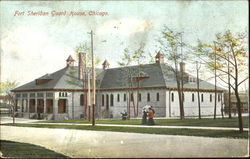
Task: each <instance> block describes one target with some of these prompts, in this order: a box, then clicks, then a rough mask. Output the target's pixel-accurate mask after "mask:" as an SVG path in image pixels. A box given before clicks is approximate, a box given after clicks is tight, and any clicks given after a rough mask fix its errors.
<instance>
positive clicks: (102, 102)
mask: <svg viewBox="0 0 250 159" xmlns="http://www.w3.org/2000/svg"><path fill="white" fill-rule="evenodd" d="M102 106H104V94H102Z"/></svg>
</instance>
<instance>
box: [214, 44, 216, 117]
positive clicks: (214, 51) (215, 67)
mask: <svg viewBox="0 0 250 159" xmlns="http://www.w3.org/2000/svg"><path fill="white" fill-rule="evenodd" d="M214 46H215V47H214V48H215V51H214V91H215V92H214V119H216V105H217V72H216V69H217V68H216V64H217V61H216V60H217V59H216V45H215V43H214Z"/></svg>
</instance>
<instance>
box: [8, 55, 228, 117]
mask: <svg viewBox="0 0 250 159" xmlns="http://www.w3.org/2000/svg"><path fill="white" fill-rule="evenodd" d="M85 57H86V56H85V55H84V54H82V53H80V56H79V59H80V62H79V63H78V64H79V65H78V66H74V62H75V61H74V59H73V58H72V57H71V56H69V58H68V59H67V60H66V62H67V65H66V67H65V68H63V69H61V70H59V71H57V72H54V73H52V74H46V75H44V76H42V77H40V78H38V79H35V80H33V81H31V82H29V83H27V84H24V85H22V86H20V87H18V88H16V89H14V90H12V91H13V92H14V93H15V97H16V103H17V107H16V108H17V109H16V111H18V114H19V116H21V117H25V118H44V119H56V120H59V119H79V118H88V117H90V115H88V114H89V112H90V111H91V107H90V106H91V103H90V102H91V98H90V97H91V89H90V91H88V84H87V81H91V79H88V78H87V77H91V69H90V68H87V67H86V65H85V62H84V60H85V59H86V58H85ZM180 66H181V67H182V68H181V69H183V71H184V75H185V80H184V85H183V93H184V94H183V96H184V112H185V116H189V117H197V116H198V95H197V82H196V78H195V77H193V76H191V75H189V74H188V73H186V72H185V64H184V63H183V64H181V65H180ZM96 73H97V76H96V86H97V89H96V108H95V109H96V114H95V115H96V117H97V118H120V117H121V113H122V112H127V113H128V114H129V115H130V117H140V116H141V114H142V107H143V106H145V105H152V106H153V108H154V109H155V111H156V114H155V116H156V117H178V116H179V114H180V110H179V101H178V92H177V86H176V79H175V75H174V72H173V68H172V67H171V66H168V65H167V64H165V63H164V58H163V56H162V55H161V54H160V53H158V54H157V55H156V56H155V63H153V64H145V65H140V66H128V67H119V68H109V63H108V61H107V60H105V61H104V63H103V68H102V69H96ZM199 82H200V89H199V92H200V103H201V115H202V116H212V115H213V114H214V106H215V91H214V85H212V84H210V83H208V82H206V81H203V80H199ZM223 91H224V90H223V89H222V88H219V87H218V88H217V99H216V100H217V101H216V114H217V115H221V110H222V106H223V103H224V95H223ZM129 110H130V111H129Z"/></svg>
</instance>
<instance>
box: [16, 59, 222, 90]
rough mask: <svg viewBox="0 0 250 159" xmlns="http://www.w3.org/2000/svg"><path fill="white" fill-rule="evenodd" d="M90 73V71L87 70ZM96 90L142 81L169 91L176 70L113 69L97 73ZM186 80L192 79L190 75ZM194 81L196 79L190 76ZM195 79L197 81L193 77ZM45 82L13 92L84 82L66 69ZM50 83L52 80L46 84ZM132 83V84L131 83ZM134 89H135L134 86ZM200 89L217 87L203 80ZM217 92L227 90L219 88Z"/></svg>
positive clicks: (192, 85)
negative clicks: (167, 88)
mask: <svg viewBox="0 0 250 159" xmlns="http://www.w3.org/2000/svg"><path fill="white" fill-rule="evenodd" d="M87 69H88V70H89V71H90V72H91V68H87ZM96 74H97V77H96V81H97V84H96V87H97V88H99V89H104V90H105V89H123V88H137V87H138V82H137V81H136V79H140V82H139V85H140V86H139V87H140V88H142V87H144V88H146V87H165V88H166V87H169V88H176V87H177V84H176V78H175V74H174V72H173V68H172V67H171V66H168V65H167V64H159V63H154V64H145V65H137V66H127V67H118V68H110V69H105V70H103V69H98V68H97V69H96ZM184 76H185V77H190V76H191V75H189V74H188V73H185V74H184ZM191 77H193V76H191ZM193 78H195V77H193ZM39 79H40V80H44V79H45V82H44V83H40V84H36V80H37V79H36V80H33V81H31V82H29V83H27V84H24V85H22V86H20V87H17V88H15V89H14V90H12V91H23V90H31V91H32V90H33V91H36V90H45V89H71V90H72V89H82V87H83V82H82V81H81V80H79V78H78V66H73V67H65V68H63V69H61V70H59V71H56V72H54V73H52V74H45V75H44V76H41V77H39V78H38V80H39ZM46 79H50V80H46ZM130 79H132V82H131V80H130ZM131 85H132V86H131ZM184 88H189V89H196V88H197V85H196V82H188V81H187V80H185V82H184ZM200 89H210V90H214V85H213V84H211V83H208V82H206V81H204V80H200ZM217 90H224V89H223V88H220V87H217Z"/></svg>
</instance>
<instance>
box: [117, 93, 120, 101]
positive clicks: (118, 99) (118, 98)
mask: <svg viewBox="0 0 250 159" xmlns="http://www.w3.org/2000/svg"><path fill="white" fill-rule="evenodd" d="M117 102H120V94H117Z"/></svg>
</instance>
